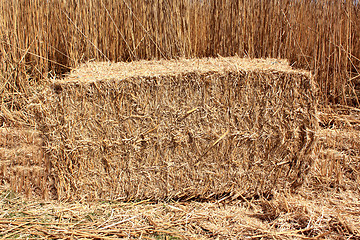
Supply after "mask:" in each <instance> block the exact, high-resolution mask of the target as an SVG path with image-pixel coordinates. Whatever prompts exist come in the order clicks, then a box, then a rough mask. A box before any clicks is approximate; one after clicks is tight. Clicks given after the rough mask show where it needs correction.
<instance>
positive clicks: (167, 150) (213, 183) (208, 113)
mask: <svg viewBox="0 0 360 240" xmlns="http://www.w3.org/2000/svg"><path fill="white" fill-rule="evenodd" d="M314 92H315V91H314V85H313V83H312V79H311V76H310V74H309V73H307V72H303V71H295V70H292V69H291V68H290V67H289V66H288V65H287V64H285V63H284V62H281V61H278V60H274V59H268V60H247V59H240V58H236V57H234V58H221V59H193V60H177V61H175V60H173V61H148V62H147V61H140V62H133V63H118V64H109V63H88V64H86V65H84V66H82V67H80V68H79V69H77V70H76V71H74V72H73V73H71V74H70V76H69V77H68V78H67V79H65V80H62V81H59V82H56V83H54V85H53V91H52V93H51V94H50V96H51V98H48V104H49V108H48V113H50V114H48V115H47V116H46V117H44V118H42V119H41V121H40V125H41V126H42V129H45V130H44V134H45V136H46V149H47V151H48V153H49V157H50V161H51V166H52V170H51V176H53V178H54V182H55V187H56V189H57V196H58V198H60V199H63V200H64V199H74V198H75V199H80V198H81V199H84V198H86V199H124V200H131V199H144V198H151V199H158V200H160V199H170V198H171V199H188V198H205V199H206V198H211V197H220V196H224V194H231V195H233V196H234V197H236V196H240V195H242V196H244V197H253V196H256V195H260V194H269V193H270V192H271V190H272V189H273V188H274V187H284V186H288V184H291V185H292V186H293V187H297V186H299V185H301V183H302V181H303V179H304V178H305V176H306V174H307V172H308V170H309V167H310V165H311V163H312V156H311V155H312V149H313V145H314V143H315V140H316V139H315V138H316V137H315V134H314V131H315V130H316V125H317V123H316V116H315V114H316V112H315V108H316V102H315V97H314Z"/></svg>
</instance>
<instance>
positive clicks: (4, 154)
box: [0, 127, 49, 198]
mask: <svg viewBox="0 0 360 240" xmlns="http://www.w3.org/2000/svg"><path fill="white" fill-rule="evenodd" d="M42 147H43V140H42V137H41V134H40V133H39V132H37V131H33V130H27V129H24V128H22V129H20V128H9V127H1V128H0V183H1V184H9V185H10V186H11V189H12V190H14V191H16V192H22V193H25V194H26V195H27V196H32V195H36V196H41V197H43V198H47V197H48V194H49V189H48V169H49V167H48V162H47V161H46V158H45V156H44V154H43V149H42Z"/></svg>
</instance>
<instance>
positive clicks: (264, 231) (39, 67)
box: [0, 0, 360, 239]
mask: <svg viewBox="0 0 360 240" xmlns="http://www.w3.org/2000/svg"><path fill="white" fill-rule="evenodd" d="M0 12H1V14H0V107H1V111H0V126H9V125H10V126H11V125H13V126H17V127H18V128H21V127H22V126H28V127H31V126H32V125H33V122H32V121H33V120H32V119H33V116H31V115H30V112H29V111H28V108H29V105H31V104H32V99H33V96H34V95H36V94H38V93H39V92H40V91H41V90H42V89H44V88H46V87H47V86H49V84H50V83H51V82H52V81H53V80H54V79H58V78H60V77H62V76H63V75H64V74H66V73H68V72H69V71H70V70H71V69H74V68H76V67H78V66H79V64H80V63H83V62H86V61H115V62H117V61H133V60H140V59H172V58H175V59H176V58H180V57H186V58H193V57H214V56H215V57H216V56H224V57H225V56H232V55H238V56H240V57H250V58H265V57H273V58H285V59H289V61H290V64H291V65H292V66H293V67H295V68H302V69H306V70H309V71H311V72H312V74H313V75H314V78H315V80H316V83H317V85H318V87H319V90H320V91H319V102H320V108H319V124H320V126H321V127H322V129H321V130H320V131H319V133H318V134H319V139H320V140H319V142H320V144H319V146H318V147H317V149H316V151H317V153H318V155H317V159H316V160H317V161H316V162H315V164H314V166H313V169H312V171H311V173H310V174H309V178H308V180H307V182H306V184H305V185H304V186H302V187H301V188H300V189H299V190H298V192H297V193H296V194H294V193H288V192H285V193H276V195H274V196H273V198H271V199H238V200H237V201H228V199H226V198H225V199H217V200H214V201H213V202H204V203H202V202H183V203H181V202H180V203H179V202H165V203H157V202H149V201H145V202H139V203H136V202H132V203H118V202H96V203H84V202H81V201H80V202H77V203H59V202H54V201H49V202H44V201H43V200H39V199H38V200H33V201H29V200H27V199H25V198H23V196H21V195H17V194H14V193H13V192H12V191H9V189H8V188H7V186H1V189H0V192H1V196H0V232H1V234H0V237H2V238H20V239H21V238H22V239H24V238H43V239H48V238H68V239H77V238H82V239H118V238H121V237H122V238H143V239H216V238H218V239H242V238H248V239H294V238H295V239H359V238H360V237H359V236H360V235H359V234H360V225H359V221H358V218H359V216H360V205H359V202H360V199H359V191H360V187H359V186H360V177H359V173H360V168H359V161H360V147H359V146H360V144H359V143H360V110H359V106H360V104H359V96H360V75H359V68H360V5H359V4H357V3H356V1H339V0H318V1H314V0H269V1H263V0H203V1H200V0H199V1H194V0H146V1H138V0H117V1H116V0H93V1H86V0H52V1H41V0H12V1H4V0H0Z"/></svg>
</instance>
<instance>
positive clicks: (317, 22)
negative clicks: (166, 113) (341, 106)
mask: <svg viewBox="0 0 360 240" xmlns="http://www.w3.org/2000/svg"><path fill="white" fill-rule="evenodd" d="M355 2H356V1H334V0H319V1H312V0H301V1H292V0H280V1H279V0H271V1H266V3H262V2H261V1H258V0H251V1H242V0H224V1H216V0H207V1H192V0H176V1H171V2H169V1H167V0H152V1H137V0H121V1H115V0H111V1H110V0H96V1H91V2H89V1H84V0H76V1H60V0H54V1H45V2H44V1H40V0H26V1H4V0H3V1H1V2H0V11H1V19H0V32H1V36H0V61H1V63H2V64H1V69H0V72H1V74H0V76H1V78H2V80H1V82H2V86H1V89H0V91H4V89H5V90H7V91H10V92H11V93H16V94H25V95H26V94H30V93H31V92H32V91H33V87H32V86H34V85H36V83H39V82H40V83H43V81H44V79H46V77H47V76H50V77H54V76H56V75H57V74H62V73H63V72H64V71H67V70H68V69H70V68H73V67H76V66H78V64H79V63H81V62H84V61H87V60H91V59H95V60H111V61H115V62H118V61H130V60H139V59H154V58H178V57H188V58H189V57H211V56H212V57H213V56H217V55H218V54H219V55H221V56H233V55H236V54H237V55H239V56H241V57H243V56H247V57H251V58H261V57H273V58H284V59H289V60H290V63H291V64H292V65H294V66H295V67H300V68H304V69H307V70H310V71H312V73H313V74H314V76H315V79H316V81H317V83H318V85H319V86H320V89H321V93H322V97H323V99H325V100H326V101H327V102H341V103H348V104H355V105H358V104H359V101H358V98H357V95H356V92H358V91H359V86H360V85H359V71H358V69H359V64H360V61H359V59H360V47H359V46H360V42H359V41H360V36H359V33H360V24H359V23H360V19H359V6H360V5H359V4H355ZM209 13H210V14H209ZM14 97H15V96H13V95H11V96H7V95H2V102H4V103H6V105H7V106H8V107H10V108H21V106H22V102H21V101H20V100H22V101H25V102H26V98H25V99H23V98H21V96H19V95H17V96H16V97H15V98H16V101H15V100H13V98H14ZM19 98H20V99H19ZM19 101H20V102H19ZM15 103H16V104H17V105H16V104H15ZM14 104H15V106H14Z"/></svg>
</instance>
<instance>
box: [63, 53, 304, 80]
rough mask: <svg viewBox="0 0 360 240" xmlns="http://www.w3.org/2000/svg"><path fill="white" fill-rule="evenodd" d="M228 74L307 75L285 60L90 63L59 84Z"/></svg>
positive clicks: (225, 59) (231, 59)
mask: <svg viewBox="0 0 360 240" xmlns="http://www.w3.org/2000/svg"><path fill="white" fill-rule="evenodd" d="M225 71H230V72H234V71H245V72H248V71H263V72H264V71H278V72H289V73H295V72H296V73H298V72H301V73H307V74H308V72H306V71H299V70H294V69H293V68H292V67H291V66H290V65H289V62H288V61H287V60H284V59H271V58H269V59H249V58H239V57H226V58H203V59H180V60H158V61H155V60H154V61H145V60H141V61H135V62H130V63H125V62H119V63H109V62H88V63H85V64H83V65H81V66H80V67H79V68H77V69H75V70H73V71H72V72H71V73H70V74H69V75H68V76H67V77H66V78H65V79H63V80H60V82H63V83H66V82H74V81H75V82H92V81H99V80H100V81H101V80H111V79H116V80H121V79H126V78H136V77H152V76H155V77H156V76H169V75H178V74H185V73H189V72H198V73H206V72H225Z"/></svg>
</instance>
